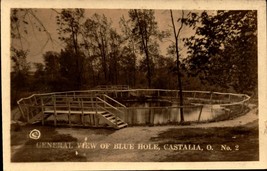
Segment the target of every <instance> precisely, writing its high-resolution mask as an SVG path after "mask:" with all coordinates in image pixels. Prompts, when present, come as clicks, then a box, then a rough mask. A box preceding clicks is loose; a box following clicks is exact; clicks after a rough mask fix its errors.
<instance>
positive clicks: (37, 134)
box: [29, 129, 41, 140]
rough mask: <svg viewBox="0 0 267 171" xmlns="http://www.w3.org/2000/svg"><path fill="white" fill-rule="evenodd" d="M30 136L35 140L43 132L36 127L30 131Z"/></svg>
mask: <svg viewBox="0 0 267 171" xmlns="http://www.w3.org/2000/svg"><path fill="white" fill-rule="evenodd" d="M29 137H30V138H31V139H34V140H38V139H39V138H40V137H41V132H40V131H39V130H37V129H34V130H32V131H31V132H30V134H29Z"/></svg>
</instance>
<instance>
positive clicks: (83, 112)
mask: <svg viewBox="0 0 267 171" xmlns="http://www.w3.org/2000/svg"><path fill="white" fill-rule="evenodd" d="M81 107H82V125H84V108H83V100H82V99H81Z"/></svg>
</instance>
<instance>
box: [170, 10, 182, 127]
mask: <svg viewBox="0 0 267 171" xmlns="http://www.w3.org/2000/svg"><path fill="white" fill-rule="evenodd" d="M170 13H171V19H172V26H173V32H174V37H175V52H176V59H177V61H176V67H177V82H178V89H179V99H180V106H181V108H180V117H181V123H182V122H184V110H183V90H182V80H181V73H180V61H179V48H178V47H179V43H178V37H179V34H180V31H181V29H182V28H183V20H182V21H181V27H180V28H179V31H178V33H176V29H175V24H174V21H173V15H172V10H170ZM182 18H183V16H182Z"/></svg>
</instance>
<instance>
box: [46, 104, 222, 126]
mask: <svg viewBox="0 0 267 171" xmlns="http://www.w3.org/2000/svg"><path fill="white" fill-rule="evenodd" d="M123 104H125V105H126V106H127V110H126V111H125V110H124V109H121V108H120V109H121V110H123V111H124V113H123V114H122V113H117V112H116V111H113V112H114V113H116V114H117V116H118V117H120V118H121V119H122V120H124V121H125V122H126V123H128V125H162V124H175V123H179V122H180V120H181V118H180V108H179V104H178V103H172V102H170V101H166V100H165V101H164V100H156V101H143V102H137V101H126V102H123ZM187 106H188V105H187ZM110 110H111V109H110ZM200 113H201V116H199V115H200ZM223 114H225V111H223V110H221V109H220V108H218V105H217V107H216V105H204V106H203V107H202V106H194V105H189V107H186V108H184V121H189V122H195V121H198V119H199V121H209V120H212V119H214V118H215V117H218V116H219V115H223ZM199 117H200V118H199ZM53 119H54V118H53V116H51V117H50V118H49V119H48V120H53ZM57 119H58V120H61V121H65V122H67V120H68V117H67V115H59V116H58V117H57ZM71 120H72V123H80V122H81V118H80V116H72V119H71ZM95 120H96V118H95V116H94V115H92V116H87V117H85V118H84V121H85V122H87V123H92V122H95ZM103 123H104V122H103V121H101V120H100V124H103Z"/></svg>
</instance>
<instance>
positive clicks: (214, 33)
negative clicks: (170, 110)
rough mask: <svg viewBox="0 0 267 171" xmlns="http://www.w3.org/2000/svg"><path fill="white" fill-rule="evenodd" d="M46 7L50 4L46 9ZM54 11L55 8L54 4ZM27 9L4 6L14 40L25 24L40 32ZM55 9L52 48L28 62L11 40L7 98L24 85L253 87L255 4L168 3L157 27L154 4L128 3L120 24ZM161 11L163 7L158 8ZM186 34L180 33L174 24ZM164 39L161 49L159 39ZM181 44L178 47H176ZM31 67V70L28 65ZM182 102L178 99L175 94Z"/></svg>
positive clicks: (46, 88)
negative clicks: (239, 7) (55, 47)
mask: <svg viewBox="0 0 267 171" xmlns="http://www.w3.org/2000/svg"><path fill="white" fill-rule="evenodd" d="M51 10H53V9H51ZM54 11H55V10H54ZM35 12H36V11H34V10H32V9H13V10H12V11H11V39H12V41H15V40H16V41H19V42H20V41H21V40H22V39H23V34H32V32H29V28H30V27H34V28H35V29H36V30H37V31H38V32H45V33H47V37H48V41H49V40H50V39H52V38H51V37H50V34H49V32H48V31H47V28H46V25H45V23H43V22H42V21H41V20H40V19H39V18H38V17H37V16H36V15H35ZM55 12H56V13H57V16H56V21H57V33H58V38H59V40H60V41H61V43H62V44H63V48H62V49H61V51H59V52H55V51H47V52H45V53H44V54H43V55H42V56H43V63H35V64H34V65H30V63H29V62H28V61H27V56H28V54H29V53H28V52H29V50H30V49H25V47H24V46H23V43H22V41H21V43H20V44H21V45H20V48H18V47H14V46H12V45H11V60H12V69H11V71H12V72H11V100H12V104H15V103H16V101H17V100H18V99H19V98H21V97H23V96H24V95H25V94H27V93H28V94H29V93H32V92H51V91H65V90H81V89H91V88H94V87H96V86H97V85H114V84H123V85H129V86H130V87H132V88H164V89H181V90H182V89H186V90H188V89H194V90H211V91H232V92H233V91H234V92H240V93H248V94H250V95H253V94H255V93H256V92H257V85H258V84H257V82H258V78H257V13H256V11H248V10H246V11H245V10H244V11H216V13H212V14H211V13H209V12H207V11H198V12H194V11H191V12H189V11H183V15H182V16H181V17H180V18H175V17H174V16H173V15H172V13H177V12H179V13H181V11H168V12H169V13H168V15H169V20H170V23H171V22H173V24H172V25H171V27H167V26H166V29H165V30H159V28H158V22H161V21H160V20H157V19H156V17H155V11H154V10H140V9H131V10H129V11H128V16H127V17H126V16H121V19H120V22H119V24H120V27H119V28H115V27H113V24H112V23H113V21H112V19H110V18H108V16H105V15H104V14H98V13H96V14H94V15H92V16H91V17H86V16H85V10H84V9H63V10H59V11H55ZM166 15H167V14H166ZM187 28H188V29H192V30H193V34H192V35H190V36H188V37H186V38H181V37H180V35H179V34H181V32H180V29H187ZM167 39H171V40H172V43H170V45H169V47H167V49H168V50H167V51H168V54H166V55H163V54H162V53H161V50H162V48H163V47H162V46H161V44H162V41H164V40H167ZM182 48H185V49H186V51H187V52H186V53H183V54H182V53H180V49H182ZM31 66H32V67H33V66H34V68H32V70H33V71H34V73H32V72H30V71H31ZM181 103H182V101H181Z"/></svg>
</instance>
